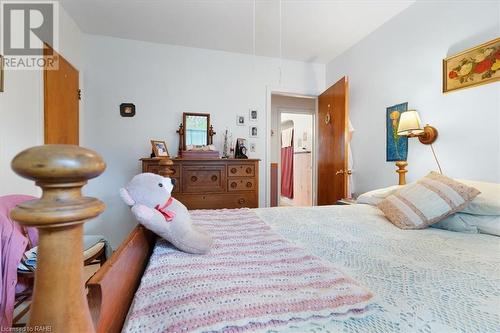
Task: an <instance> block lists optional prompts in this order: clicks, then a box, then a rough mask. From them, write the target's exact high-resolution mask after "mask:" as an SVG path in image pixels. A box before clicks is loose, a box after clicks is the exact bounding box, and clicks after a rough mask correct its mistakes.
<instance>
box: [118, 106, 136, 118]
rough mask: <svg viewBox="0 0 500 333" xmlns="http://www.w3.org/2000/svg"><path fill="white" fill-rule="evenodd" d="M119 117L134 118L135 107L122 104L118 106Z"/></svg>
mask: <svg viewBox="0 0 500 333" xmlns="http://www.w3.org/2000/svg"><path fill="white" fill-rule="evenodd" d="M120 115H121V116H122V117H133V116H135V105H134V104H132V103H122V104H120Z"/></svg>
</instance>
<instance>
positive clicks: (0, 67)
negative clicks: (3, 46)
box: [0, 55, 4, 92]
mask: <svg viewBox="0 0 500 333" xmlns="http://www.w3.org/2000/svg"><path fill="white" fill-rule="evenodd" d="M3 72H4V69H3V56H2V55H0V92H3V88H4V87H3V82H4V77H3V76H4V73H3Z"/></svg>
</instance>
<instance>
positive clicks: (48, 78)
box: [43, 46, 79, 145]
mask: <svg viewBox="0 0 500 333" xmlns="http://www.w3.org/2000/svg"><path fill="white" fill-rule="evenodd" d="M48 49H50V47H49V46H47V47H46V50H48ZM51 51H52V52H53V55H54V56H56V57H58V61H59V68H58V69H57V70H53V69H50V70H49V69H47V68H44V71H43V81H44V130H45V132H44V136H45V144H72V145H78V144H79V78H78V75H79V73H78V70H77V69H76V68H74V67H73V66H72V65H71V64H70V63H69V62H68V61H67V60H66V59H64V58H63V57H62V56H61V55H59V54H57V52H55V51H54V50H51ZM49 54H50V53H49ZM46 55H47V53H46Z"/></svg>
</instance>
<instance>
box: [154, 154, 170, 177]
mask: <svg viewBox="0 0 500 333" xmlns="http://www.w3.org/2000/svg"><path fill="white" fill-rule="evenodd" d="M172 165H174V162H173V161H172V160H171V159H170V158H168V157H161V158H160V160H159V161H158V174H159V175H160V176H163V177H170V176H172V175H173V174H174V170H172Z"/></svg>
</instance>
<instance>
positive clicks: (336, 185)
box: [266, 77, 352, 207]
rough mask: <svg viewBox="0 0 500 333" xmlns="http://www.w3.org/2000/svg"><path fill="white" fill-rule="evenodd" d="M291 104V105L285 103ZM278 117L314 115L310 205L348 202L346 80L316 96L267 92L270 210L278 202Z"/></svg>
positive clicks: (279, 147) (347, 88) (347, 106)
mask: <svg viewBox="0 0 500 333" xmlns="http://www.w3.org/2000/svg"><path fill="white" fill-rule="evenodd" d="M280 99H288V101H283V100H281V101H280ZM290 101H292V105H289V104H288V103H287V102H290ZM300 101H302V102H303V103H304V102H305V101H308V102H309V103H312V104H309V107H304V105H297V103H300ZM293 103H295V104H293ZM280 104H285V105H280ZM311 105H313V106H312V107H311ZM281 113H292V114H295V113H299V114H300V113H310V114H312V115H313V133H314V134H313V135H312V137H311V138H312V140H313V142H312V151H311V158H312V163H311V165H312V170H311V175H312V185H311V196H312V205H333V204H335V203H337V201H338V200H340V199H344V198H349V197H350V196H349V193H350V189H349V183H351V182H352V170H351V169H350V167H349V163H348V159H349V154H348V151H349V140H350V139H349V137H350V134H349V83H348V79H347V77H342V78H340V79H339V80H338V81H337V82H336V83H335V84H333V85H332V86H331V87H329V88H328V89H326V90H325V91H324V92H323V93H321V94H320V95H319V96H318V95H302V94H297V93H296V92H292V91H288V90H284V91H283V90H278V89H276V90H275V89H272V88H271V87H268V88H267V126H268V128H269V129H270V130H269V131H268V132H267V134H266V140H267V153H266V158H267V161H269V163H268V165H267V167H266V169H267V170H266V179H267V180H268V181H267V182H266V183H267V186H266V187H267V188H266V202H267V205H268V206H270V207H275V206H278V205H279V204H280V201H281V200H280V199H281V198H280V197H281V148H282V147H281ZM289 125H290V124H289ZM286 126H287V125H286V124H285V127H286ZM294 138H297V135H294ZM297 143H298V141H297ZM294 149H295V148H294ZM288 179H289V180H290V178H288ZM285 190H286V189H285ZM288 191H289V190H288ZM295 193H296V191H295V189H294V195H295ZM284 202H285V203H286V200H284Z"/></svg>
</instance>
